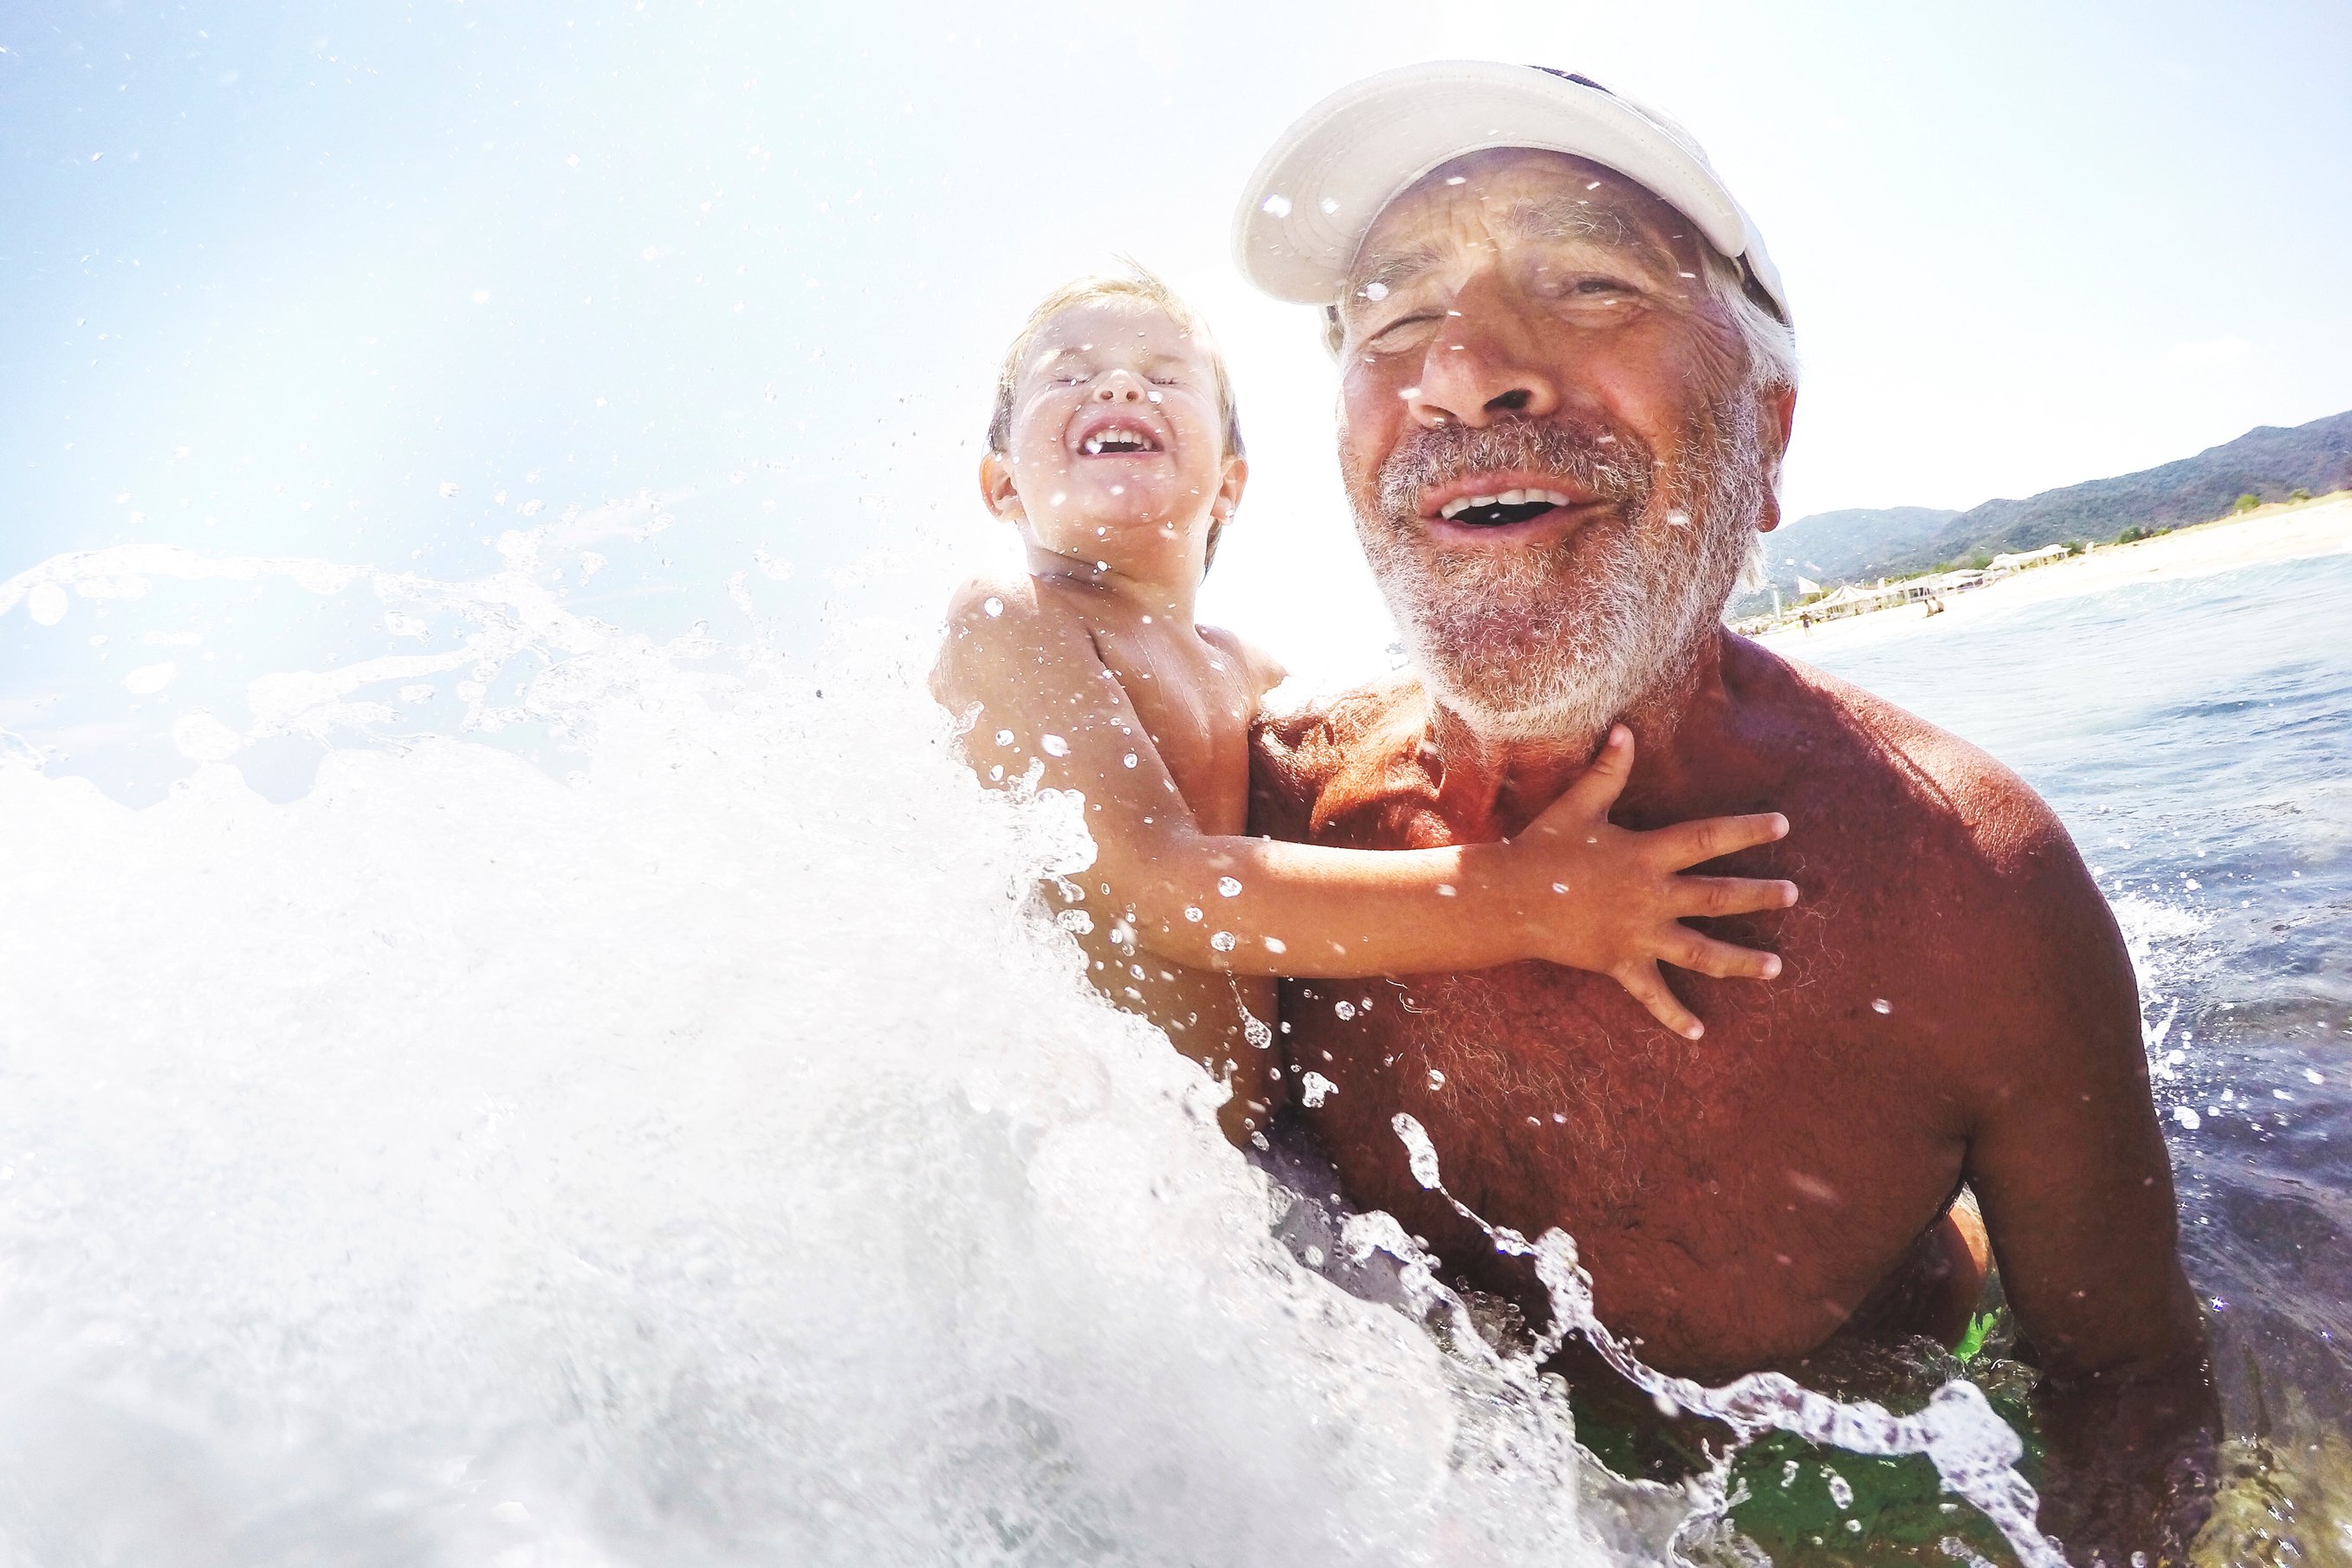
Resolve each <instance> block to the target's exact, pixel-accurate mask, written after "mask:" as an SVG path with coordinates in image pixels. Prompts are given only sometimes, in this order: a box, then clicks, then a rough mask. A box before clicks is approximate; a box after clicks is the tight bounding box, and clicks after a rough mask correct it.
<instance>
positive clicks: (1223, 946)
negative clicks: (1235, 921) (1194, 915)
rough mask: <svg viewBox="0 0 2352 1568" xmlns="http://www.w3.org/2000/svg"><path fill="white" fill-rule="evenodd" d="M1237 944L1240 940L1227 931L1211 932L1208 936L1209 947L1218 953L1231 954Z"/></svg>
mask: <svg viewBox="0 0 2352 1568" xmlns="http://www.w3.org/2000/svg"><path fill="white" fill-rule="evenodd" d="M1239 942H1240V939H1239V938H1238V937H1236V936H1234V933H1233V932H1231V931H1212V932H1211V933H1210V935H1209V945H1210V946H1211V947H1213V948H1215V949H1216V950H1217V951H1218V952H1233V950H1234V947H1235V946H1237V945H1238V944H1239Z"/></svg>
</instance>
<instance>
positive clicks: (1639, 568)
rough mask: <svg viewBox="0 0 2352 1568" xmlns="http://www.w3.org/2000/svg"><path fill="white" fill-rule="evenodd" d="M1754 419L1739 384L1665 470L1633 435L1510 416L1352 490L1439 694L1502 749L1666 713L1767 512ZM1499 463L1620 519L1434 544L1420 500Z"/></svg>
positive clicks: (1371, 553)
mask: <svg viewBox="0 0 2352 1568" xmlns="http://www.w3.org/2000/svg"><path fill="white" fill-rule="evenodd" d="M1758 413H1759V399H1758V398H1757V397H1756V395H1755V394H1754V391H1753V389H1751V388H1749V387H1746V386H1743V387H1740V388H1739V389H1738V390H1737V391H1735V392H1733V393H1732V394H1731V395H1728V396H1727V397H1724V398H1722V399H1720V400H1718V401H1717V402H1715V403H1712V404H1709V405H1706V406H1704V407H1702V408H1700V409H1699V410H1698V411H1697V412H1696V413H1695V414H1694V415H1693V416H1692V418H1691V421H1690V425H1689V426H1688V428H1687V429H1686V431H1685V439H1684V440H1683V442H1682V444H1681V445H1682V450H1683V453H1684V456H1683V458H1682V459H1681V460H1680V461H1679V462H1678V463H1676V464H1675V465H1674V466H1673V467H1672V468H1663V467H1660V466H1659V465H1658V464H1657V463H1656V462H1655V461H1654V458H1653V455H1652V453H1651V450H1650V448H1649V447H1648V445H1647V444H1646V443H1645V442H1643V441H1642V440H1641V439H1640V438H1639V437H1635V436H1634V435H1633V433H1632V432H1630V431H1627V430H1623V429H1618V428H1614V427H1603V426H1580V425H1570V424H1565V423H1560V422H1537V421H1533V420H1517V419H1507V420H1503V421H1501V422H1498V423H1496V424H1495V425H1491V426H1485V427H1483V428H1475V429H1474V428H1472V427H1470V426H1460V425H1446V426H1437V427H1435V428H1433V429H1426V430H1421V431H1418V432H1415V433H1414V434H1413V435H1412V436H1411V437H1408V438H1407V439H1406V440H1404V441H1402V442H1401V443H1399V445H1398V447H1397V448H1396V450H1395V451H1394V452H1392V453H1391V454H1390V456H1389V458H1388V459H1387V460H1386V461H1385V462H1384V463H1382V465H1381V469H1380V472H1379V474H1378V475H1377V476H1375V477H1374V478H1373V480H1372V482H1371V484H1370V485H1369V486H1366V487H1362V488H1361V489H1360V487H1359V484H1358V483H1357V482H1355V481H1354V480H1353V479H1351V482H1350V485H1349V489H1350V492H1351V493H1350V500H1351V502H1352V503H1353V504H1354V509H1355V512H1356V527H1357V532H1358V535H1359V537H1360V539H1361V540H1362V542H1363V546H1364V553H1365V556H1366V558H1367V559H1368V560H1369V561H1370V563H1371V567H1372V574H1373V575H1374V576H1375V577H1376V578H1377V579H1378V580H1379V582H1380V585H1381V593H1382V595H1384V596H1385V597H1386V598H1387V600H1388V604H1389V609H1390V612H1391V614H1392V615H1394V616H1395V617H1396V620H1397V624H1398V626H1399V627H1400V628H1401V629H1402V632H1403V633H1404V638H1405V643H1406V647H1407V648H1408V649H1409V650H1410V652H1411V653H1412V656H1413V659H1414V662H1415V663H1416V664H1417V666H1418V667H1419V673H1420V675H1421V678H1422V679H1423V682H1424V683H1425V684H1426V685H1427V686H1428V688H1429V689H1430V691H1431V692H1432V694H1433V696H1435V697H1436V698H1437V700H1439V701H1440V702H1441V703H1443V704H1444V706H1445V707H1446V708H1448V709H1450V710H1453V711H1454V713H1455V714H1457V715H1459V716H1460V717H1461V718H1462V719H1463V720H1464V721H1465V722H1466V723H1467V724H1468V725H1469V727H1470V729H1471V731H1473V732H1474V733H1475V734H1477V735H1479V736H1481V737H1484V738H1486V739H1491V740H1496V741H1537V740H1540V741H1547V742H1564V743H1567V744H1570V745H1572V746H1584V745H1589V744H1591V743H1592V742H1596V741H1598V740H1599V738H1600V737H1601V734H1602V733H1603V732H1604V731H1606V730H1607V728H1608V726H1609V725H1610V724H1612V723H1613V722H1615V721H1618V720H1620V719H1622V718H1626V717H1629V716H1632V715H1635V714H1647V715H1651V716H1653V717H1654V718H1655V717H1665V718H1671V714H1672V710H1673V700H1674V699H1675V698H1676V697H1678V696H1679V695H1681V693H1682V690H1683V689H1684V687H1685V685H1686V684H1687V683H1688V681H1689V680H1690V679H1691V678H1692V676H1693V674H1694V673H1695V670H1696V666H1697V663H1698V659H1699V657H1700V655H1701V653H1702V652H1703V651H1704V649H1705V648H1706V644H1707V642H1708V640H1709V638H1710V637H1712V635H1713V633H1714V629H1715V626H1716V625H1717V621H1718V620H1719V618H1720V617H1721V616H1722V614H1723V606H1724V604H1725V602H1726V601H1727V599H1729V598H1730V596H1731V591H1732V588H1733V587H1734V585H1735V584H1737V583H1738V580H1739V575H1740V572H1741V569H1742V567H1743V566H1744V565H1745V564H1746V563H1747V561H1748V555H1749V549H1750V543H1751V542H1752V541H1753V539H1754V538H1755V528H1756V524H1757V522H1758V521H1759V518H1760V516H1761V513H1762V509H1763V502H1764V498H1765V494H1766V481H1765V478H1764V474H1765V465H1764V457H1763V449H1762V439H1761V435H1760V432H1759V420H1758ZM1603 437H1608V438H1607V439H1603ZM1349 468H1350V472H1351V475H1352V474H1353V473H1355V472H1357V471H1358V470H1357V469H1356V467H1355V465H1354V464H1352V463H1350V464H1349ZM1492 468H1533V469H1537V470H1538V471H1549V472H1554V473H1559V474H1561V475H1563V476H1565V477H1567V478H1570V479H1575V480H1576V481H1577V482H1578V483H1580V485H1581V486H1583V487H1584V488H1585V489H1587V490H1588V491H1590V492H1591V493H1592V494H1594V495H1595V496H1597V497H1598V498H1600V499H1601V500H1608V501H1611V502H1612V503H1613V504H1614V507H1615V510H1614V512H1613V514H1611V513H1603V514H1601V515H1597V516H1593V517H1590V518H1588V519H1587V521H1585V523H1584V524H1583V525H1582V526H1581V527H1580V528H1578V529H1577V530H1576V531H1574V532H1572V533H1570V535H1569V536H1568V537H1567V538H1565V539H1563V540H1561V541H1559V542H1557V543H1555V544H1550V545H1547V546H1545V547H1543V548H1541V549H1536V550H1527V551H1488V550H1444V549H1438V548H1433V546H1432V544H1431V542H1430V541H1429V537H1428V535H1427V533H1426V531H1424V529H1423V523H1422V520H1421V514H1420V504H1419V503H1420V497H1421V495H1422V493H1423V489H1425V488H1426V487H1427V486H1428V485H1430V484H1432V483H1436V482H1442V481H1443V480H1445V479H1451V478H1453V477H1454V476H1456V475H1458V474H1462V473H1467V472H1475V471H1477V470H1480V469H1492ZM1363 489H1369V490H1370V493H1369V494H1366V493H1363Z"/></svg>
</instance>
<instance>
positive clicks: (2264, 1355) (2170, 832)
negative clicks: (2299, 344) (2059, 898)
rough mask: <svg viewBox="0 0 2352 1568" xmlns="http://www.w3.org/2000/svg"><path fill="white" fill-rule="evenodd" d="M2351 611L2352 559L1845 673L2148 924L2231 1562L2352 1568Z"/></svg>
mask: <svg viewBox="0 0 2352 1568" xmlns="http://www.w3.org/2000/svg"><path fill="white" fill-rule="evenodd" d="M2347 606H2352V552H2339V553H2336V554H2333V555H2326V556H2321V557H2317V558H2315V559H2310V560H2303V561H2293V562H2287V563H2280V564H2275V565H2265V566H2260V567H2253V568H2248V569H2244V570H2240V571H2235V572H2230V573H2225V574H2218V575H2213V576H2206V577H2196V578H2188V579H2182V580H2178V581H2172V582H2152V583H2146V584H2137V585H2134V586H2129V587H2125V588H2119V589H2116V590H2114V591H2112V592H2109V593H2105V594H2100V595H2091V596H2086V597H2082V598H2074V599H2065V600H2058V601H2053V602H2050V603H2045V604H2041V605H2027V606H2022V607H2021V608H2019V609H2017V610H2016V611H2014V612H2011V613H2008V614H2006V615H2002V616H1997V617H1990V618H1986V619H1982V620H1976V621H1971V622H1969V623H1968V624H1965V625H1961V626H1955V627H1953V628H1951V629H1950V630H1949V631H1939V630H1938V629H1937V628H1936V627H1935V626H1933V625H1932V624H1930V625H1928V626H1923V627H1922V628H1921V633H1920V634H1918V635H1914V636H1911V637H1904V638H1899V639H1889V640H1885V641H1881V642H1878V643H1875V644H1871V645H1865V646H1860V647H1852V648H1848V649H1845V650H1843V651H1841V652H1838V653H1836V654H1833V655H1832V656H1830V657H1825V658H1822V659H1821V660H1820V663H1821V664H1822V667H1823V668H1828V669H1830V670H1832V671H1833V672H1834V673H1836V674H1838V675H1840V676H1843V677H1844V678H1845V679H1849V680H1853V681H1855V682H1857V683H1859V684H1861V685H1863V686H1865V687H1867V688H1869V689H1871V690H1873V691H1876V692H1878V693H1880V694H1882V695H1884V696H1885V697H1887V698H1890V699H1892V700H1895V701H1896V702H1900V703H1902V704H1903V705H1905V706H1906V707H1907V708H1910V709H1912V710H1914V711H1916V712H1918V713H1920V714H1921V715H1923V716H1924V717H1926V718H1927V719H1930V720H1932V721H1935V722H1937V723H1938V724H1941V725H1943V726H1944V727H1945V728H1947V729H1949V730H1951V731H1955V732H1957V733H1958V734H1960V735H1963V736H1965V737H1967V738H1968V739H1969V740H1970V741H1973V742H1977V743H1978V744H1979V745H1981V746H1983V747H1985V748H1986V749H1987V750H1989V751H1990V752H1992V753H1993V754H1994V755H1995V756H1997V757H1999V758H2000V760H2001V761H2002V762H2004V763H2008V764H2009V765H2010V766H2011V767H2012V768H2014V769H2016V770H2017V771H2018V772H2019V773H2021V774H2022V775H2024V777H2025V778H2026V780H2027V781H2028V782H2030V783H2031V784H2032V785H2033V786H2034V788H2036V789H2037V790H2039V791H2041V792H2042V795H2043V796H2044V797H2046V798H2047V799H2048V800H2049V801H2050V803H2051V804H2052V805H2053V806H2054V807H2056V809H2057V811H2058V813H2059V815H2060V816H2062V817H2063V818H2064V819H2065V822H2066V825H2067V826H2068V828H2069V830H2070V831H2071V832H2072V833H2073V834H2074V839H2075V842H2076V844H2077V845H2078V846H2079V847H2081V849H2082V851H2083V853H2084V858H2086V859H2088V861H2089V862H2090V864H2091V866H2092V868H2093V869H2094V870H2095V873H2096V875H2097V878H2098V881H2099V885H2100V887H2101V888H2102V889H2105V892H2106V894H2107V897H2108V899H2109V900H2110V902H2111V903H2112V904H2113V905H2114V907H2115V909H2116V913H2117V914H2118V915H2119V916H2120V917H2121V920H2122V923H2123V926H2124V930H2125V932H2126V936H2127V937H2128V939H2129V940H2130V942H2131V947H2132V954H2133V959H2134V962H2135V963H2136V964H2137V967H2138V971H2139V980H2140V992H2141V1004H2142V1008H2143V1011H2144V1014H2145V1017H2146V1024H2147V1039H2148V1042H2149V1050H2150V1054H2151V1060H2152V1062H2153V1064H2154V1068H2155V1072H2156V1086H2155V1087H2156V1095H2157V1102H2158V1108H2159V1110H2160V1111H2161V1113H2162V1115H2163V1117H2164V1121H2165V1131H2166V1138H2167V1142H2168V1144H2169V1145H2170V1148H2171V1151H2172V1158H2173V1165H2174V1169H2175V1172H2176V1173H2177V1175H2178V1178H2179V1189H2180V1204H2181V1223H2182V1248H2183V1252H2184V1255H2185V1258H2186V1260H2187V1264H2188V1268H2189V1277H2190V1279H2191V1281H2192V1282H2193V1283H2194V1285H2195V1286H2196V1288H2197V1290H2198V1293H2199V1295H2200V1297H2201V1298H2203V1300H2204V1302H2205V1305H2206V1308H2207V1315H2208V1320H2209V1321H2210V1325H2211V1329H2212V1334H2213V1346H2214V1369H2215V1373H2216V1375H2217V1377H2218V1379H2219V1382H2220V1384H2221V1393H2222V1400H2223V1405H2224V1416H2225V1420H2226V1422H2227V1426H2228V1430H2229V1432H2230V1434H2231V1445H2230V1447H2229V1451H2228V1459H2229V1462H2230V1467H2231V1476H2232V1480H2231V1488H2230V1489H2229V1492H2228V1494H2227V1496H2226V1498H2225V1500H2224V1505H2223V1508H2222V1510H2221V1521H2220V1524H2219V1526H2218V1527H2217V1531H2216V1536H2215V1538H2214V1539H2213V1540H2212V1541H2211V1542H2209V1548H2208V1551H2209V1554H2210V1560H2211V1561H2213V1562H2216V1563H2241V1562H2242V1563H2267V1562H2276V1563H2345V1562H2347V1561H2352V607H2347ZM1784 651H1787V652H1789V653H1790V654H1792V655H1794V656H1796V657H1800V658H1801V657H1803V656H1804V654H1805V652H1806V650H1805V647H1804V646H1803V643H1802V641H1801V640H1799V641H1797V642H1795V643H1792V644H1788V645H1784Z"/></svg>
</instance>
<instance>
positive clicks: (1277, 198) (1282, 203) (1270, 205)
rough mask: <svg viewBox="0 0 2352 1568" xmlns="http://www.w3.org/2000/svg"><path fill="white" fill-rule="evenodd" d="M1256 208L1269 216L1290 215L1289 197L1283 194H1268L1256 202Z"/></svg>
mask: <svg viewBox="0 0 2352 1568" xmlns="http://www.w3.org/2000/svg"><path fill="white" fill-rule="evenodd" d="M1258 210H1259V211H1260V212H1263V213H1265V214H1266V215H1267V216H1271V217H1288V216H1290V198H1289V197H1288V196H1284V195H1273V196H1268V197H1266V198H1265V200H1264V201H1262V202H1260V203H1258Z"/></svg>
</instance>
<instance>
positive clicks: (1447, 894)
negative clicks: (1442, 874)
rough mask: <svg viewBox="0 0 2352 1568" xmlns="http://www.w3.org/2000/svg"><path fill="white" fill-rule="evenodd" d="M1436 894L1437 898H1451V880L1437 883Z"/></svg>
mask: <svg viewBox="0 0 2352 1568" xmlns="http://www.w3.org/2000/svg"><path fill="white" fill-rule="evenodd" d="M1437 896H1438V897H1439V898H1441V899H1450V898H1452V897H1453V896H1454V884H1453V883H1451V882H1440V883H1438V884H1437Z"/></svg>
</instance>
